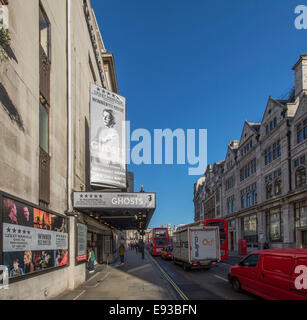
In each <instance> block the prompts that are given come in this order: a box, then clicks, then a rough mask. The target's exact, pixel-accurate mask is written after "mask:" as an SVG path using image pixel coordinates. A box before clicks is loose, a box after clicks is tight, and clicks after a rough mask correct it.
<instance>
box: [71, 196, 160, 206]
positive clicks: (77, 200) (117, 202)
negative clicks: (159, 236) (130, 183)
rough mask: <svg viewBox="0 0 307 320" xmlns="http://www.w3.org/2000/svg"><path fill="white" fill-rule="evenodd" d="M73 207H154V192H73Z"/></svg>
mask: <svg viewBox="0 0 307 320" xmlns="http://www.w3.org/2000/svg"><path fill="white" fill-rule="evenodd" d="M73 204H74V208H75V209H116V208H118V209H155V208H156V194H155V193H147V192H139V193H136V192H135V193H124V192H120V193H115V192H74V194H73Z"/></svg>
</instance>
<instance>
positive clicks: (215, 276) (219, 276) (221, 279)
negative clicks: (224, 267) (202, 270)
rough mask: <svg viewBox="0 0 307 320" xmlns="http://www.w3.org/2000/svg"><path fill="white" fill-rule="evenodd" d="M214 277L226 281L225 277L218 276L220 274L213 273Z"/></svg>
mask: <svg viewBox="0 0 307 320" xmlns="http://www.w3.org/2000/svg"><path fill="white" fill-rule="evenodd" d="M214 276H215V277H216V278H218V279H221V280H223V281H226V282H228V280H227V279H225V278H222V277H220V276H217V275H216V274H215V275H214Z"/></svg>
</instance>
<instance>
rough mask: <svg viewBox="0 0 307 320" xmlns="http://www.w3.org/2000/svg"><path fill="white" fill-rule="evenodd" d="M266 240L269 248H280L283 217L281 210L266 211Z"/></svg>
mask: <svg viewBox="0 0 307 320" xmlns="http://www.w3.org/2000/svg"><path fill="white" fill-rule="evenodd" d="M265 216H266V240H267V241H268V242H269V243H270V246H271V247H273V248H274V247H282V244H283V241H284V234H283V233H284V227H283V216H282V211H281V208H280V207H278V208H273V209H270V210H268V211H266V214H265Z"/></svg>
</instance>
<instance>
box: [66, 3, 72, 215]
mask: <svg viewBox="0 0 307 320" xmlns="http://www.w3.org/2000/svg"><path fill="white" fill-rule="evenodd" d="M66 30H67V48H66V49H67V212H71V211H72V205H71V189H72V187H71V162H72V161H71V145H72V143H71V0H67V27H66Z"/></svg>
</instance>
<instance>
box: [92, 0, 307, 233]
mask: <svg viewBox="0 0 307 320" xmlns="http://www.w3.org/2000/svg"><path fill="white" fill-rule="evenodd" d="M301 4H306V3H304V1H297V0H286V1H285V0H270V1H268V0H245V1H243V0H232V1H229V0H220V1H207V0H192V1H191V0H189V1H188V0H146V1H144V0H112V1H104V0H92V6H93V8H94V10H95V14H96V17H97V21H98V24H99V27H100V30H101V33H102V36H103V40H104V43H105V46H106V48H107V49H108V51H111V52H113V53H114V57H115V64H116V71H117V78H118V85H119V93H120V94H121V95H123V96H125V97H126V98H127V120H130V121H131V130H134V129H137V128H146V129H147V130H149V131H151V132H153V130H154V129H165V128H170V129H172V130H175V129H176V128H182V129H185V130H186V129H190V128H195V129H199V128H203V129H207V130H208V163H214V162H216V161H219V160H224V158H225V154H226V149H227V144H228V142H229V140H231V139H238V140H239V138H240V135H241V130H242V128H243V124H244V120H245V119H246V120H248V121H250V122H259V121H260V120H261V118H262V115H263V112H264V109H265V106H266V102H267V99H268V97H269V96H270V95H271V96H272V97H274V98H282V97H283V95H285V94H286V93H287V92H288V91H289V90H290V89H291V87H292V86H293V85H294V80H293V71H292V70H291V69H292V67H293V65H294V64H295V62H296V61H297V60H298V58H299V55H300V54H302V53H307V30H297V29H295V27H294V20H295V18H296V15H295V13H294V9H295V7H296V6H297V5H301ZM306 5H307V4H306ZM133 145H134V144H132V147H133ZM188 166H189V165H188V164H187V165H140V166H135V165H130V166H129V170H131V171H134V174H135V191H139V188H140V185H141V184H143V185H144V189H145V191H148V192H149V191H150V192H156V193H157V209H156V212H155V214H154V216H153V218H152V220H151V223H150V226H151V227H154V226H159V225H160V224H164V225H166V224H167V223H171V224H180V223H189V222H192V221H193V216H194V207H193V185H194V182H196V180H197V179H198V178H199V176H189V175H188Z"/></svg>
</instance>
